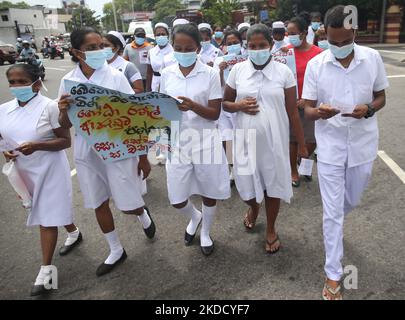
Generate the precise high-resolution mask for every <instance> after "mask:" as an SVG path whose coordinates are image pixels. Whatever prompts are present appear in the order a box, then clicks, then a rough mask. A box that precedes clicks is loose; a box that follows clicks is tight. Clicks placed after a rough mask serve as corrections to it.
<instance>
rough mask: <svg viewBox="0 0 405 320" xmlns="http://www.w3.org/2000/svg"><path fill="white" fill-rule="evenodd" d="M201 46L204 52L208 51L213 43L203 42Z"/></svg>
mask: <svg viewBox="0 0 405 320" xmlns="http://www.w3.org/2000/svg"><path fill="white" fill-rule="evenodd" d="M200 44H201V48H202V49H203V50H207V49H209V47H210V46H211V41H201V42H200Z"/></svg>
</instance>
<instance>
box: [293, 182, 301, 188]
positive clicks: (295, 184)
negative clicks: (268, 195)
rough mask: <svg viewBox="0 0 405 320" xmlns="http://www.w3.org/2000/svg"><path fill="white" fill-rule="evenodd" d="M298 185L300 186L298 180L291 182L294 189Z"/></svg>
mask: <svg viewBox="0 0 405 320" xmlns="http://www.w3.org/2000/svg"><path fill="white" fill-rule="evenodd" d="M300 185H301V181H300V180H298V181H293V182H292V186H293V187H294V188H299V187H300Z"/></svg>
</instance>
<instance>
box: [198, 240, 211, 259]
mask: <svg viewBox="0 0 405 320" xmlns="http://www.w3.org/2000/svg"><path fill="white" fill-rule="evenodd" d="M201 252H202V253H203V255H204V256H206V257H208V256H210V255H211V254H212V253H213V252H214V241H213V242H212V245H211V246H209V247H201Z"/></svg>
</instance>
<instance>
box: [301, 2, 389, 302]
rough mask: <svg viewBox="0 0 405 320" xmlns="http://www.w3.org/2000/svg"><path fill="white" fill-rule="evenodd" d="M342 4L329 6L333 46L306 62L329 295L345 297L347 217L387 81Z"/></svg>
mask: <svg viewBox="0 0 405 320" xmlns="http://www.w3.org/2000/svg"><path fill="white" fill-rule="evenodd" d="M347 16H348V14H345V13H344V6H342V5H341V6H336V7H334V8H332V9H330V10H329V11H328V13H327V16H326V17H325V30H326V33H327V36H328V41H329V45H330V50H326V51H325V52H323V53H322V54H320V55H318V56H317V57H315V58H314V59H312V60H311V61H310V62H309V63H308V66H307V71H306V74H305V80H304V90H303V95H302V97H303V99H305V100H306V106H305V116H306V117H307V118H309V119H312V120H316V123H315V135H316V140H317V144H318V175H319V185H320V190H321V195H322V202H323V233H324V244H325V252H326V263H325V272H326V275H327V280H326V283H325V287H324V290H323V293H322V295H323V298H324V299H325V300H340V299H342V294H341V287H340V282H341V281H342V280H343V279H342V278H343V268H342V264H341V260H342V258H343V224H344V217H345V216H346V215H347V214H348V213H349V212H351V211H352V210H353V209H354V208H355V207H356V206H357V205H359V203H360V200H361V196H362V194H363V192H364V190H365V189H366V187H367V185H368V182H369V178H370V176H371V171H372V166H373V161H374V160H375V159H376V157H377V150H378V124H377V118H376V116H375V113H376V112H377V111H379V110H381V109H382V108H383V107H384V106H385V101H386V98H385V89H386V88H387V87H388V80H387V77H386V72H385V69H384V64H383V62H382V59H381V56H380V54H379V53H378V52H377V51H375V50H373V49H370V48H367V47H362V46H358V45H356V44H355V42H354V41H355V37H356V29H357V27H356V26H348V25H346V23H347V22H346V18H347Z"/></svg>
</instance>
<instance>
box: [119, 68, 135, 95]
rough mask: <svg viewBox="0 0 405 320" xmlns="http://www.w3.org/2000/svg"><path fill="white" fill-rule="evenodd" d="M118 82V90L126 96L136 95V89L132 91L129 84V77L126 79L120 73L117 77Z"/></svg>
mask: <svg viewBox="0 0 405 320" xmlns="http://www.w3.org/2000/svg"><path fill="white" fill-rule="evenodd" d="M116 76H117V77H118V78H117V82H118V83H119V85H118V87H117V90H118V91H120V92H123V93H126V94H135V92H134V89H132V87H131V85H130V84H129V82H128V79H127V77H125V76H124V75H123V74H122V73H121V72H118V73H117V75H116Z"/></svg>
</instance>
